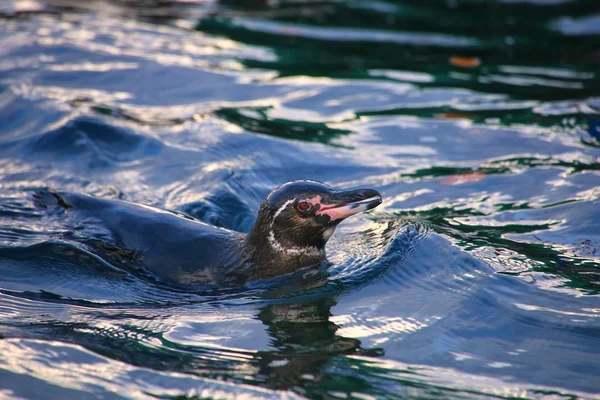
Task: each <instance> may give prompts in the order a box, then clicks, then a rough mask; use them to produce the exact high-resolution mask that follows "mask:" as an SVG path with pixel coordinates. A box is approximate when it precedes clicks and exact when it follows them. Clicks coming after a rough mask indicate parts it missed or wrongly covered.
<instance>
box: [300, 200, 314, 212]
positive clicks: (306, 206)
mask: <svg viewBox="0 0 600 400" xmlns="http://www.w3.org/2000/svg"><path fill="white" fill-rule="evenodd" d="M310 206H311V204H310V203H309V202H308V201H301V202H300V203H298V210H300V211H306V210H308V209H309V208H310Z"/></svg>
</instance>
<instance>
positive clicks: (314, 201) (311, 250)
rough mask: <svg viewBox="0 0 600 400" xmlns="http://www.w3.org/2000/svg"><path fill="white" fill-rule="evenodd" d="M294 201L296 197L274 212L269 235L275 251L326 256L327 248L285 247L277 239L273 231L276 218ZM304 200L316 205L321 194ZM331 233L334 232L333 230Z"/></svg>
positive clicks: (319, 200) (296, 254)
mask: <svg viewBox="0 0 600 400" xmlns="http://www.w3.org/2000/svg"><path fill="white" fill-rule="evenodd" d="M294 201H295V199H292V200H288V201H286V202H285V203H283V204H282V205H281V207H279V208H278V209H277V211H275V214H273V221H271V227H270V230H269V237H268V239H269V244H270V245H271V247H272V248H273V249H274V250H275V251H277V252H279V253H285V254H289V255H294V256H300V255H303V256H310V257H319V256H324V255H325V249H319V248H317V247H315V246H307V247H284V246H283V245H282V244H281V243H279V242H278V241H277V239H275V233H274V232H273V223H274V222H275V219H276V218H277V217H278V216H279V214H281V213H282V212H283V210H285V209H286V208H287V207H288V206H289V205H290V204H292V203H293V202H294ZM302 201H308V202H309V203H311V204H312V205H313V206H314V205H315V204H320V202H321V196H315V197H312V198H309V199H306V200H302ZM331 233H333V231H332V232H331ZM330 235H331V234H330ZM325 240H327V239H325Z"/></svg>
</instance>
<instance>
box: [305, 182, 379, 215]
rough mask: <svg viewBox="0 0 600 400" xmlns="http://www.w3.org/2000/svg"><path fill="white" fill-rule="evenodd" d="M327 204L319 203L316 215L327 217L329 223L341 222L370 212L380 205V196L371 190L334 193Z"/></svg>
mask: <svg viewBox="0 0 600 400" xmlns="http://www.w3.org/2000/svg"><path fill="white" fill-rule="evenodd" d="M327 200H328V201H327V202H324V203H321V208H319V210H318V211H317V213H316V214H317V215H327V216H328V217H329V220H330V221H331V222H334V221H341V220H343V219H345V218H348V217H349V216H351V215H354V214H358V213H360V212H363V211H367V210H371V209H373V208H375V207H377V206H378V205H380V204H381V202H382V200H381V194H380V193H379V192H378V191H376V190H373V189H357V190H349V191H345V192H336V193H334V194H332V195H331V197H330V198H329V199H327Z"/></svg>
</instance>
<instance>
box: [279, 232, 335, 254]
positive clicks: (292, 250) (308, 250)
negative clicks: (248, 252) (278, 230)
mask: <svg viewBox="0 0 600 400" xmlns="http://www.w3.org/2000/svg"><path fill="white" fill-rule="evenodd" d="M269 244H270V245H271V247H272V248H273V249H274V250H275V251H277V252H279V253H285V254H289V255H293V256H310V257H319V256H323V255H325V249H319V248H317V247H315V246H307V247H284V246H283V245H282V244H281V243H279V242H278V241H277V239H275V234H274V233H273V230H272V229H271V230H270V231H269Z"/></svg>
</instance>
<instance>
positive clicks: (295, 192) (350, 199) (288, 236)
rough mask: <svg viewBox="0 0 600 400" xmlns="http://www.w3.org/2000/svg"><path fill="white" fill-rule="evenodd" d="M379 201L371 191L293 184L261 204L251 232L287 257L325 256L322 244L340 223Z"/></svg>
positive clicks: (281, 189)
mask: <svg viewBox="0 0 600 400" xmlns="http://www.w3.org/2000/svg"><path fill="white" fill-rule="evenodd" d="M381 202H382V200H381V194H380V193H379V192H377V191H376V190H373V189H356V190H347V191H338V190H336V189H334V188H333V187H331V186H329V185H326V184H324V183H321V182H316V181H308V180H301V181H293V182H288V183H286V184H283V185H281V186H279V187H278V188H276V189H275V190H273V191H272V192H271V193H270V194H269V195H268V196H267V198H266V199H265V200H264V202H263V203H262V205H261V207H260V210H259V213H258V218H257V222H256V225H255V228H254V230H258V231H260V232H261V234H262V235H263V237H264V236H266V238H265V239H266V240H267V241H268V243H269V245H270V246H271V248H272V249H273V250H274V251H275V252H277V253H284V254H286V255H289V256H307V257H322V258H324V256H325V244H326V243H327V240H329V238H330V237H331V235H332V234H333V232H334V230H335V228H336V227H337V226H338V224H339V223H340V222H342V221H343V220H344V219H346V218H348V217H349V216H351V215H354V214H357V213H359V212H362V211H367V210H371V209H373V208H375V207H377V206H378V205H380V204H381Z"/></svg>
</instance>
